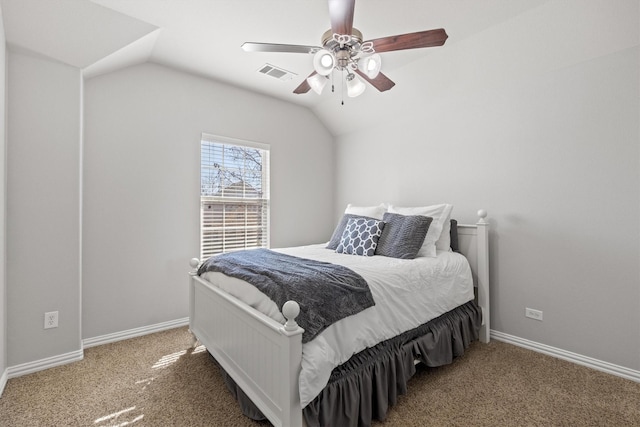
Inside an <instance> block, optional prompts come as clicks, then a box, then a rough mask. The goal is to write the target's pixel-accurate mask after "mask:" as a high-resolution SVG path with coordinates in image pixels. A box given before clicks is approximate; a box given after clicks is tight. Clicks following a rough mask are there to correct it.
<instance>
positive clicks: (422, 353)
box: [221, 301, 482, 427]
mask: <svg viewBox="0 0 640 427" xmlns="http://www.w3.org/2000/svg"><path fill="white" fill-rule="evenodd" d="M481 322H482V314H481V311H480V309H479V308H478V306H477V305H476V304H475V303H474V302H473V301H469V302H468V303H466V304H464V305H461V306H459V307H457V308H455V309H453V310H451V311H450V312H448V313H445V314H443V315H442V316H440V317H437V318H435V319H433V320H431V321H429V322H427V323H425V324H423V325H421V326H419V327H417V328H415V329H412V330H410V331H407V332H405V333H403V334H401V335H399V336H397V337H394V338H391V339H389V340H387V341H384V342H382V343H380V344H378V345H376V346H374V347H371V348H368V349H366V350H363V351H361V352H360V353H358V354H355V355H354V356H353V357H351V359H349V360H348V361H346V362H345V363H343V364H342V365H340V366H338V367H337V368H335V369H334V370H333V372H332V373H331V377H330V379H329V383H328V384H327V386H326V387H325V388H324V389H323V390H322V391H321V392H320V394H319V395H318V396H317V397H316V398H315V399H314V400H313V401H312V402H311V403H309V405H307V406H306V407H305V408H304V409H303V411H302V412H303V416H304V418H305V420H306V422H307V424H308V426H309V427H317V426H356V425H357V426H370V425H371V422H372V420H374V419H376V420H381V421H382V420H384V419H385V418H386V415H387V411H388V410H389V407H390V406H393V405H394V404H395V403H396V402H397V400H398V396H400V395H402V394H404V393H406V391H407V383H408V381H409V379H410V378H411V377H412V376H413V375H414V374H415V373H416V368H415V363H414V361H416V360H417V361H420V362H422V363H424V364H425V365H427V366H430V367H436V366H442V365H447V364H449V363H451V362H452V361H453V359H454V358H455V357H458V356H461V355H463V354H464V350H465V349H466V348H467V347H468V346H469V345H470V344H471V342H473V341H475V340H477V339H478V334H479V331H480V325H481ZM221 371H222V373H223V377H224V379H225V382H226V384H227V387H228V388H229V390H230V391H231V392H232V393H233V394H234V395H235V397H236V399H237V400H238V402H239V403H240V407H241V409H242V412H243V413H244V415H246V416H247V417H250V418H252V419H254V420H264V419H265V417H264V416H263V415H262V413H261V412H260V410H259V409H258V408H257V407H256V406H255V405H254V404H253V402H251V400H250V399H249V398H248V397H247V396H246V394H244V392H243V391H242V390H241V389H240V387H238V386H237V385H236V384H235V382H234V381H233V379H231V377H229V375H227V374H226V372H224V370H222V369H221Z"/></svg>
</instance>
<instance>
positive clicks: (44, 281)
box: [7, 51, 82, 366]
mask: <svg viewBox="0 0 640 427" xmlns="http://www.w3.org/2000/svg"><path fill="white" fill-rule="evenodd" d="M7 71H8V75H7V78H8V81H9V85H8V91H7V99H8V104H7V108H8V115H7V118H8V138H7V331H8V332H7V353H8V354H7V363H8V365H9V366H15V365H18V364H21V363H26V362H32V361H36V360H40V359H44V358H47V357H51V356H58V355H62V354H66V353H71V352H76V351H79V350H81V349H82V345H81V340H80V227H81V224H80V153H81V135H80V134H81V87H82V77H81V75H80V71H79V70H78V69H76V68H73V67H69V66H67V65H63V64H60V63H56V62H52V61H49V60H46V59H42V58H39V57H35V56H30V55H26V54H21V53H15V52H12V51H10V52H9V55H8V70H7ZM47 311H58V312H59V327H58V328H55V329H47V330H45V329H44V328H43V324H44V313H45V312H47Z"/></svg>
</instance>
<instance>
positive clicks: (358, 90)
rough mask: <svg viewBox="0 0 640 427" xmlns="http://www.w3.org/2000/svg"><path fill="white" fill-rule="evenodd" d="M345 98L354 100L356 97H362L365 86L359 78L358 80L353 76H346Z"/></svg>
mask: <svg viewBox="0 0 640 427" xmlns="http://www.w3.org/2000/svg"><path fill="white" fill-rule="evenodd" d="M346 81H347V96H348V97H349V98H355V97H356V96H360V95H362V92H364V90H365V88H366V86H365V84H364V82H363V81H362V80H360V78H358V76H356V75H355V74H351V73H349V74H347V78H346Z"/></svg>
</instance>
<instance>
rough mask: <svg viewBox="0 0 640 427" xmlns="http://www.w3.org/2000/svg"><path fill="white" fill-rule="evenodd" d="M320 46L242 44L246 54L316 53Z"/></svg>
mask: <svg viewBox="0 0 640 427" xmlns="http://www.w3.org/2000/svg"><path fill="white" fill-rule="evenodd" d="M318 49H320V48H319V47H318V46H302V45H297V44H276V43H254V42H246V43H243V44H242V50H244V51H245V52H282V53H316V52H317V51H318Z"/></svg>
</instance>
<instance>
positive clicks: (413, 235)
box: [376, 212, 433, 259]
mask: <svg viewBox="0 0 640 427" xmlns="http://www.w3.org/2000/svg"><path fill="white" fill-rule="evenodd" d="M382 220H383V221H384V223H385V225H384V230H382V235H381V236H380V239H379V240H378V246H377V247H376V255H383V256H387V257H391V258H401V259H414V258H415V257H416V255H418V251H420V248H421V247H422V243H423V242H424V238H425V236H426V235H427V231H428V230H429V225H431V221H433V218H431V217H428V216H422V215H400V214H396V213H390V212H387V213H385V214H384V217H383V218H382Z"/></svg>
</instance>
